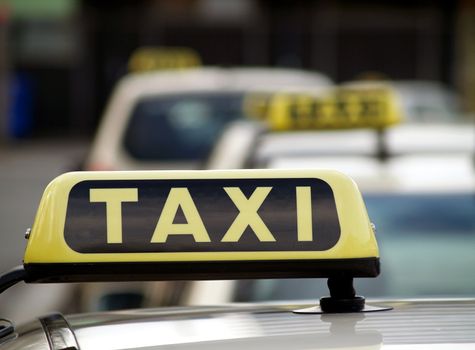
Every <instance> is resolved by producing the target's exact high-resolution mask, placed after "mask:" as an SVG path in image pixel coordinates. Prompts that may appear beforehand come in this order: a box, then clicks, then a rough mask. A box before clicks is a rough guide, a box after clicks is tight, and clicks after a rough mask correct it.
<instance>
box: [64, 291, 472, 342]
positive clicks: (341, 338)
mask: <svg viewBox="0 0 475 350" xmlns="http://www.w3.org/2000/svg"><path fill="white" fill-rule="evenodd" d="M378 304H385V305H388V306H392V307H394V310H391V311H384V312H372V313H357V314H327V315H308V314H306V315H297V314H294V313H292V312H291V310H293V309H296V308H299V307H305V305H298V306H297V305H289V306H275V305H274V306H272V305H269V306H259V307H249V306H241V307H239V306H238V307H222V308H168V309H160V310H137V311H123V312H115V313H103V314H89V315H75V316H70V317H69V318H68V321H69V322H70V324H71V326H72V328H73V329H74V331H75V334H76V337H77V339H78V342H79V344H80V346H81V349H136V348H141V349H161V348H170V347H173V349H175V348H177V349H181V348H193V349H223V348H226V349H242V348H245V347H249V348H260V349H262V348H264V349H267V348H269V349H310V348H312V349H329V348H341V349H354V348H360V349H361V348H365V349H367V348H368V349H391V350H394V349H468V348H474V347H475V300H453V301H419V302H411V301H401V302H382V303H381V302H379V303H378ZM307 306H308V305H307Z"/></svg>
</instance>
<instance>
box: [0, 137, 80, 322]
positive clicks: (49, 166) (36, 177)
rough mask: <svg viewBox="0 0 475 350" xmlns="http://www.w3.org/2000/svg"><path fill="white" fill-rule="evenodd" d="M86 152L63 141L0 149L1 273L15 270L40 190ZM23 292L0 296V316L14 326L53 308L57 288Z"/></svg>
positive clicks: (20, 288)
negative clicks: (14, 323)
mask: <svg viewBox="0 0 475 350" xmlns="http://www.w3.org/2000/svg"><path fill="white" fill-rule="evenodd" d="M86 150H87V142H85V141H82V140H66V139H61V140H58V139H55V140H48V141H44V140H42V141H35V140H29V141H25V142H18V143H15V144H9V145H2V146H0V183H1V185H0V198H1V199H2V201H1V204H0V222H1V223H2V231H1V242H2V243H1V244H2V247H3V249H2V254H1V255H0V266H1V269H2V271H7V270H9V269H11V268H12V267H14V266H16V265H19V264H21V260H20V259H21V258H20V257H22V256H23V252H24V249H25V245H26V240H25V239H24V234H25V231H26V229H27V228H29V227H31V225H32V223H33V219H34V216H35V213H36V209H37V207H38V203H39V201H40V198H41V195H42V192H43V190H44V188H45V186H46V185H47V184H48V183H49V182H50V181H51V180H52V179H53V178H54V177H56V176H57V175H59V174H61V173H63V172H65V171H68V170H71V169H72V168H73V167H74V165H75V164H77V163H78V162H79V161H80V160H81V157H82V156H83V155H84V154H85V152H86ZM24 287H25V285H24V284H19V285H18V286H16V287H14V288H12V289H10V290H8V291H6V292H5V294H4V296H3V299H2V303H1V304H0V312H1V314H2V316H4V317H7V318H11V319H12V320H14V321H20V320H26V319H28V318H31V317H32V316H35V315H39V314H42V313H45V312H47V311H48V309H51V307H53V308H54V307H56V306H55V305H56V301H57V298H59V297H60V293H61V288H60V287H58V286H47V285H42V286H36V285H35V286H28V288H24ZM27 295H34V298H28V296H27ZM17 300H18V302H20V304H18V302H17ZM20 300H21V301H20ZM18 305H22V306H21V307H18ZM52 305H53V306H52Z"/></svg>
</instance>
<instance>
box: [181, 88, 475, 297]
mask: <svg viewBox="0 0 475 350" xmlns="http://www.w3.org/2000/svg"><path fill="white" fill-rule="evenodd" d="M368 86H369V85H367V86H366V88H365V90H361V89H360V88H361V86H360V87H358V88H355V87H354V86H351V88H349V87H348V86H345V87H341V88H340V87H339V88H336V90H335V91H334V92H333V93H331V94H329V95H318V96H313V97H312V96H308V95H301V94H297V95H296V94H277V95H275V96H273V97H271V100H272V99H273V100H274V102H272V101H271V102H270V103H269V102H268V103H267V116H263V117H262V118H261V120H263V121H264V122H265V120H266V118H267V120H271V123H273V124H271V126H270V127H269V126H267V127H266V126H265V125H262V124H257V125H256V124H255V123H249V122H247V123H246V122H239V123H237V124H235V125H233V126H232V127H230V128H229V129H228V130H227V132H226V134H224V135H223V138H222V139H221V141H220V142H219V143H218V145H217V147H216V149H215V151H214V152H213V153H212V157H211V158H210V161H209V163H208V166H209V167H211V168H218V169H232V168H244V167H250V168H253V167H256V168H272V169H296V168H303V169H322V168H323V169H325V168H331V169H336V170H339V171H342V172H344V173H346V174H348V175H349V176H351V177H352V178H353V179H354V180H356V182H357V183H358V185H359V187H360V189H361V191H362V193H363V196H364V198H365V202H366V204H367V207H368V211H369V213H370V215H371V217H372V220H373V223H374V224H375V226H376V228H377V230H378V232H379V240H380V243H381V249H382V251H383V252H384V253H385V257H386V263H385V265H384V269H383V274H382V276H381V277H380V278H378V279H377V280H375V281H373V280H361V281H357V282H356V283H357V286H358V288H359V290H361V291H362V292H363V293H364V294H365V295H368V296H371V297H377V298H401V297H404V298H421V297H424V298H426V297H433V298H434V297H448V296H450V297H454V296H456V297H470V296H473V291H474V290H475V282H474V281H475V270H473V269H470V268H469V267H470V266H473V265H474V264H475V258H474V255H473V254H472V251H471V246H472V245H473V244H474V243H475V217H474V215H473V213H475V202H474V201H473V198H474V196H475V170H474V163H473V150H474V149H475V128H474V127H473V125H470V124H461V125H457V124H454V123H451V124H414V123H408V124H405V123H404V121H403V118H404V115H403V114H402V113H401V109H400V108H399V104H398V100H397V94H396V93H394V92H393V91H392V89H391V88H390V87H389V86H385V87H384V86H383V85H381V84H379V87H378V88H377V89H374V85H373V86H372V88H371V89H368ZM253 98H256V97H255V96H254V97H253V96H251V99H253ZM257 98H260V96H257ZM312 103H313V104H315V105H318V104H320V105H324V106H325V108H326V111H324V112H321V111H322V110H323V109H322V108H320V109H318V108H315V107H311V104H312ZM358 103H360V104H361V105H364V104H368V103H372V104H373V108H372V110H373V112H374V113H373V114H372V115H370V114H369V113H366V115H365V113H363V112H364V111H365V110H366V111H368V108H366V107H362V106H361V107H358V106H357V104H358ZM378 106H379V107H378ZM312 108H313V110H312ZM318 111H320V113H321V114H320V115H318ZM312 113H314V114H313V115H312ZM325 113H326V115H325ZM322 115H323V116H322ZM329 116H331V117H332V118H329ZM312 117H313V118H315V120H316V122H312ZM317 117H319V118H320V119H317ZM325 118H326V120H325ZM277 123H280V124H277ZM272 125H274V129H275V130H272ZM295 128H297V129H298V130H297V131H296V130H295ZM243 135H247V136H246V137H243ZM249 135H252V136H251V137H250V136H249ZM237 140H242V141H245V142H241V143H239V142H237ZM441 274H443V275H445V276H446V279H445V282H446V283H441V282H440V275H441ZM295 282H296V281H292V280H259V281H220V282H200V283H195V284H194V285H193V287H192V289H191V293H190V297H189V298H190V299H189V300H190V301H189V302H190V303H193V304H195V303H206V302H207V298H206V295H207V294H209V293H213V297H214V300H217V301H218V300H219V301H221V302H229V301H241V302H242V301H245V302H250V301H264V300H282V299H302V298H310V297H312V291H314V290H317V289H318V290H319V291H322V290H324V289H325V286H324V284H323V283H322V282H321V281H318V280H303V281H299V282H298V284H296V283H295ZM298 286H301V287H302V288H299V287H298Z"/></svg>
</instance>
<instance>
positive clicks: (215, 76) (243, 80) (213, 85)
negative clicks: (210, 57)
mask: <svg viewBox="0 0 475 350" xmlns="http://www.w3.org/2000/svg"><path fill="white" fill-rule="evenodd" d="M331 85H333V83H332V81H331V80H330V78H328V77H327V76H325V75H324V74H321V73H318V72H311V71H304V70H299V69H290V68H288V69H287V68H257V67H250V68H219V67H201V68H194V69H186V70H168V71H157V72H147V73H133V74H128V75H126V76H125V77H123V78H122V79H121V80H120V82H119V88H122V89H128V90H129V89H130V90H133V91H134V92H135V94H136V95H138V96H140V95H144V94H150V93H160V92H166V91H183V90H185V91H186V90H196V89H204V90H208V89H211V90H221V89H223V90H231V91H239V90H245V91H248V90H249V89H266V88H269V89H271V91H275V90H276V89H277V88H282V89H287V88H293V87H295V86H298V87H312V88H316V87H318V86H322V87H328V86H331Z"/></svg>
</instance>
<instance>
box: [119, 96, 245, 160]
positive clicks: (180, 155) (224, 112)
mask: <svg viewBox="0 0 475 350" xmlns="http://www.w3.org/2000/svg"><path fill="white" fill-rule="evenodd" d="M242 99H243V95H242V93H190V94H179V95H166V96H163V95H161V96H154V97H148V98H144V99H142V100H140V101H139V102H138V103H137V105H136V106H135V108H134V110H133V112H132V117H131V119H130V122H129V124H128V126H127V129H126V132H125V137H124V145H125V149H126V150H127V151H128V152H129V153H130V154H131V155H132V156H133V157H134V158H136V159H140V160H149V161H152V160H201V159H205V158H206V156H207V155H208V154H209V152H210V150H211V148H212V146H213V144H214V142H215V140H216V139H217V137H218V136H219V134H220V133H221V131H222V130H223V128H224V127H225V126H226V124H228V123H229V122H230V121H233V120H236V119H238V118H241V117H242V115H243V112H242Z"/></svg>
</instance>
